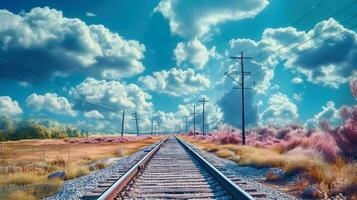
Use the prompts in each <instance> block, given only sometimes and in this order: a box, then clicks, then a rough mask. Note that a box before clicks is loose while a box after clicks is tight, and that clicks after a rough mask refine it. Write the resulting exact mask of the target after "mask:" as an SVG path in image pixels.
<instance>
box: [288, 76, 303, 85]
mask: <svg viewBox="0 0 357 200" xmlns="http://www.w3.org/2000/svg"><path fill="white" fill-rule="evenodd" d="M291 82H292V83H295V84H300V83H302V82H304V81H303V80H302V78H300V77H294V78H293V79H292V80H291Z"/></svg>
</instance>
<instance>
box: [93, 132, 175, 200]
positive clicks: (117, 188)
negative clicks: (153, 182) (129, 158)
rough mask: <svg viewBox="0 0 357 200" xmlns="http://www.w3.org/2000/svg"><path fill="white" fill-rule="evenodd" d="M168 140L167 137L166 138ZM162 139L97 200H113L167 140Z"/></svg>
mask: <svg viewBox="0 0 357 200" xmlns="http://www.w3.org/2000/svg"><path fill="white" fill-rule="evenodd" d="M167 138H168V137H167ZM167 138H165V139H163V140H162V141H161V142H160V143H159V144H158V145H156V146H155V147H154V148H153V149H152V150H151V151H150V152H149V153H148V154H146V155H145V156H144V158H142V159H141V160H140V161H139V162H137V163H136V164H135V165H134V166H133V167H131V168H130V169H129V170H128V171H127V172H126V173H125V174H123V176H121V177H120V178H119V179H118V180H117V181H116V182H114V183H113V185H111V186H110V187H109V188H108V189H107V190H106V191H105V192H103V193H102V194H101V195H100V196H99V198H98V200H109V199H114V198H116V197H117V195H118V194H119V193H120V192H121V191H122V190H123V189H124V188H125V187H126V186H127V185H128V183H129V182H130V181H131V180H132V179H133V178H134V177H135V176H136V175H137V174H138V173H139V172H140V171H141V170H142V169H144V167H145V165H146V164H147V163H148V162H149V161H150V159H151V158H152V157H153V155H155V153H156V152H157V151H158V150H159V149H160V147H161V145H162V144H163V143H164V142H165V141H166V140H167Z"/></svg>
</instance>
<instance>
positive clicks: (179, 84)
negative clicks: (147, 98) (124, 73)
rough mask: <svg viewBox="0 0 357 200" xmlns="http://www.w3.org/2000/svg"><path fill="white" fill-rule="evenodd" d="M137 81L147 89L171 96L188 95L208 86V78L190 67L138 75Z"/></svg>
mask: <svg viewBox="0 0 357 200" xmlns="http://www.w3.org/2000/svg"><path fill="white" fill-rule="evenodd" d="M139 81H140V82H141V83H142V84H143V86H144V87H145V88H146V89H148V90H153V91H155V92H158V93H165V94H169V95H172V96H180V95H190V94H193V93H196V92H200V91H202V90H204V89H206V88H208V87H209V86H210V80H209V79H208V78H206V77H205V76H203V75H201V74H198V73H197V74H196V73H195V71H194V70H193V69H191V68H188V69H185V70H183V69H177V68H172V69H170V70H169V71H166V70H163V71H159V72H154V73H153V75H148V76H144V77H140V78H139Z"/></svg>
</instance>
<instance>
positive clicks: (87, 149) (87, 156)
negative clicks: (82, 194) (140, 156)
mask: <svg viewBox="0 0 357 200" xmlns="http://www.w3.org/2000/svg"><path fill="white" fill-rule="evenodd" d="M160 139H161V138H160V137H153V138H152V139H146V140H137V141H131V142H127V143H101V144H70V143H66V142H64V141H63V140H22V141H15V142H2V143H0V199H30V200H31V199H43V198H45V197H48V196H51V195H53V194H54V193H55V192H56V191H58V190H59V189H60V187H61V185H62V183H63V181H62V180H48V179H47V176H48V174H50V173H52V172H54V171H58V170H63V171H65V173H66V179H74V178H77V177H79V176H83V175H86V174H89V173H90V170H89V165H90V164H91V163H93V162H95V161H98V160H102V159H108V158H112V157H123V156H128V155H131V154H133V153H135V152H136V151H138V150H139V149H141V148H142V147H145V146H147V145H149V144H152V143H154V142H157V141H159V140H160ZM106 166H107V164H105V163H98V164H97V165H96V169H102V168H105V167H106Z"/></svg>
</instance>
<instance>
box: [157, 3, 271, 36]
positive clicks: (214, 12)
mask: <svg viewBox="0 0 357 200" xmlns="http://www.w3.org/2000/svg"><path fill="white" fill-rule="evenodd" d="M268 4H269V2H268V1H267V0H226V1H216V0H195V1H189V0H162V1H160V3H159V5H158V6H157V7H156V8H155V11H156V12H160V13H162V15H163V16H164V17H165V18H167V19H168V20H169V23H170V29H171V32H172V33H174V34H178V35H181V36H184V37H188V38H194V37H196V36H197V37H203V36H204V35H206V34H207V33H209V32H210V30H211V29H212V27H215V26H217V25H218V24H220V23H223V22H226V21H229V20H231V21H237V20H242V19H246V18H252V17H254V16H256V15H257V14H258V13H260V12H261V11H262V10H263V9H264V8H265V7H266V6H267V5H268Z"/></svg>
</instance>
